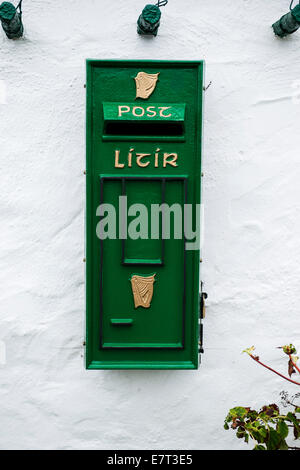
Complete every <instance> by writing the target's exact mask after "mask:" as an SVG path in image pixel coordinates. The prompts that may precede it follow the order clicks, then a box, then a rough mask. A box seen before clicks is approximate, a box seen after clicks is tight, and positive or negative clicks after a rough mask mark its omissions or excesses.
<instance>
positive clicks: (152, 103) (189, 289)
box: [86, 60, 204, 369]
mask: <svg viewBox="0 0 300 470" xmlns="http://www.w3.org/2000/svg"><path fill="white" fill-rule="evenodd" d="M203 69H204V63H203V62H202V61H121V60H113V61H102V60H88V61H87V84H86V88H87V166H86V190H87V205H86V309H87V319H86V335H87V336H86V367H87V368H88V369H197V368H198V357H199V340H200V337H201V336H202V333H201V325H200V303H201V302H200V295H199V249H200V246H199V243H198V241H197V236H196V235H195V233H196V232H197V230H196V229H197V220H198V215H199V206H200V187H201V142H202V95H203ZM180 214H181V218H180ZM188 218H191V221H188V223H189V224H190V229H189V230H188V223H187V220H188ZM192 229H193V230H192ZM187 232H188V233H187ZM192 232H194V233H192ZM193 237H196V238H195V239H194V238H193ZM193 240H196V241H195V242H193ZM193 243H194V244H193ZM191 247H192V248H191Z"/></svg>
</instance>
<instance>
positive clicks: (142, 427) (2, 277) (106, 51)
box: [0, 0, 300, 449]
mask: <svg viewBox="0 0 300 470" xmlns="http://www.w3.org/2000/svg"><path fill="white" fill-rule="evenodd" d="M144 3H147V2H143V1H138V0H126V1H123V2H121V1H118V2H117V1H116V0H114V1H112V0H110V1H109V0H97V1H96V0H85V1H84V8H83V2H82V0H68V1H66V2H62V1H59V0H51V1H49V0H25V1H24V2H23V9H24V23H25V30H26V33H25V39H24V40H20V41H9V40H7V39H6V37H5V35H4V34H2V31H1V34H0V85H1V87H0V88H1V93H0V98H1V99H0V103H1V104H0V116H1V118H0V119H1V132H0V155H1V193H0V214H1V232H0V243H1V252H0V259H1V270H0V285H1V292H0V312H1V317H0V326H1V328H0V339H1V341H2V343H1V351H2V355H1V361H0V362H1V364H0V374H1V385H0V420H1V436H0V447H1V449H5V448H7V449H16V448H22V449H31V448H36V449H48V448H55V449H96V448H102V449H110V448H119V449H122V448H125V449H126V448H129V449H135V448H137V449H138V448H146V449H147V448H148V449H149V448H180V449H192V448H196V449H228V448H244V445H243V444H242V443H241V442H239V441H237V440H236V439H235V438H234V437H233V435H232V433H230V432H228V431H224V430H223V419H224V416H225V415H226V413H227V410H228V409H229V408H230V407H232V406H234V405H238V404H240V405H252V406H260V405H262V404H265V403H271V402H273V401H274V400H278V394H279V391H280V390H282V389H285V390H288V391H290V392H293V391H296V390H295V388H293V386H292V385H289V384H288V383H283V382H282V381H281V380H280V379H279V378H277V377H276V376H272V375H271V374H270V373H269V372H268V371H264V370H263V369H261V368H260V367H259V366H257V365H256V364H255V363H254V362H252V361H251V360H250V359H248V358H247V357H246V356H244V355H241V350H242V349H243V348H245V347H247V346H251V345H252V344H255V345H256V346H257V349H258V351H259V352H260V353H261V355H263V356H264V357H265V358H266V359H267V360H268V362H269V363H273V364H274V365H275V366H276V367H278V368H280V369H282V370H284V368H285V362H284V360H281V355H280V352H279V351H278V350H276V349H275V346H278V345H281V344H284V343H286V342H287V341H294V342H295V343H296V344H297V341H298V345H299V303H300V289H299V281H300V184H299V181H300V164H299V148H300V135H299V124H298V123H299V121H298V119H299V112H300V103H299V96H297V93H298V95H300V93H299V89H300V86H299V81H297V80H298V77H299V76H300V61H299V45H300V34H294V35H293V36H291V37H290V38H289V39H287V40H283V41H282V40H278V39H276V38H274V36H273V34H272V30H271V29H270V25H271V24H272V22H273V21H274V20H276V19H278V18H279V17H280V16H281V15H282V14H283V13H285V12H286V11H288V3H289V2H288V1H287V0H286V1H284V0H272V2H268V4H267V3H266V2H262V1H261V0H251V1H250V0H244V1H243V0H227V1H226V2H224V1H223V0H216V1H214V2H212V1H211V0H202V1H201V2H200V1H198V0H186V1H185V2H183V1H182V0H170V1H169V4H168V6H167V7H165V8H164V9H163V10H162V21H161V27H160V29H159V34H158V36H157V38H155V39H152V38H144V37H139V36H137V35H136V24H135V22H136V19H137V17H138V15H139V13H140V11H141V9H142V7H143V6H144ZM187 6H188V7H187ZM88 57H89V58H101V59H103V58H108V59H109V58H121V59H139V58H140V59H144V58H149V59H150V58H155V59H205V60H206V61H207V70H206V80H207V82H209V81H210V80H212V82H213V83H212V86H211V87H210V88H209V90H208V91H207V92H206V107H205V141H204V155H205V159H204V173H205V176H204V191H203V201H204V204H205V240H204V247H203V253H202V256H203V265H202V279H203V280H204V282H205V289H206V290H207V292H208V293H209V302H208V308H207V318H206V319H205V354H204V356H203V357H202V365H201V367H200V369H199V370H198V371H86V370H85V369H84V363H83V355H84V348H83V346H82V343H83V341H84V265H83V263H82V259H83V257H84V199H85V181H84V176H83V169H84V161H85V90H84V87H83V85H84V82H85V59H86V58H88ZM5 89H6V93H5ZM4 347H5V349H6V361H5V358H4V351H3V350H4ZM4 362H6V363H5V364H4Z"/></svg>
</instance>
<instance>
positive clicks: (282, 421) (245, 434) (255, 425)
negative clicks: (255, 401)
mask: <svg viewBox="0 0 300 470" xmlns="http://www.w3.org/2000/svg"><path fill="white" fill-rule="evenodd" d="M298 412H299V408H295V412H294V413H292V412H289V413H287V414H286V415H285V414H281V413H280V410H279V408H278V406H277V405H276V404H275V403H273V404H271V405H268V406H263V407H262V408H261V410H260V411H256V410H251V408H246V407H241V406H237V407H235V408H232V409H231V410H230V411H229V413H228V415H227V417H226V419H225V423H224V428H225V429H226V430H228V429H230V428H231V429H234V430H235V431H236V436H237V438H238V439H244V441H245V442H246V443H248V442H249V439H252V440H253V441H254V442H255V446H254V449H253V450H288V448H289V446H288V444H287V442H286V438H287V437H288V435H289V431H290V430H293V433H294V438H295V439H300V419H299V417H297V416H296V413H298Z"/></svg>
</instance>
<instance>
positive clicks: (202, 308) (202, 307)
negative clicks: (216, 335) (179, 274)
mask: <svg viewBox="0 0 300 470" xmlns="http://www.w3.org/2000/svg"><path fill="white" fill-rule="evenodd" d="M202 285H203V283H202V282H201V294H200V315H199V316H200V322H199V353H201V354H203V353H204V348H203V324H202V320H203V318H205V300H206V299H207V297H208V295H207V293H206V292H203V291H202Z"/></svg>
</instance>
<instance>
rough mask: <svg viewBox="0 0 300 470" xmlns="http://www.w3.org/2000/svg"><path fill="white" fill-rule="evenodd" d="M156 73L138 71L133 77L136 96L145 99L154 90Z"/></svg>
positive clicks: (156, 78)
mask: <svg viewBox="0 0 300 470" xmlns="http://www.w3.org/2000/svg"><path fill="white" fill-rule="evenodd" d="M158 75H159V72H158V73H146V72H139V73H138V74H137V76H136V77H134V80H135V85H136V98H143V99H144V100H146V99H147V98H149V96H150V95H151V94H152V93H153V92H154V90H155V87H156V83H157V80H158Z"/></svg>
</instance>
